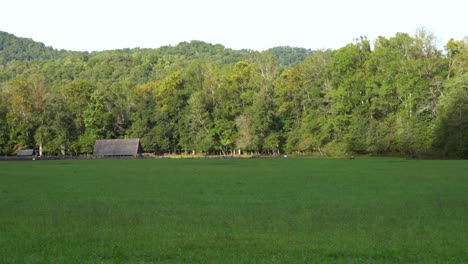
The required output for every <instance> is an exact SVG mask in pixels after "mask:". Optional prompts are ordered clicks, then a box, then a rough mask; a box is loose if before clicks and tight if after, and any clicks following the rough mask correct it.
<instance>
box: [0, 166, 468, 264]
mask: <svg viewBox="0 0 468 264" xmlns="http://www.w3.org/2000/svg"><path fill="white" fill-rule="evenodd" d="M0 263H22V264H23V263H347V264H348V263H468V161H464V160H458V161H448V160H447V161H435V160H432V161H426V160H424V161H422V160H405V159H395V158H393V159H391V158H367V159H356V160H348V159H314V158H276V159H136V160H134V159H132V160H66V161H23V162H0Z"/></svg>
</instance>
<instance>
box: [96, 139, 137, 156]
mask: <svg viewBox="0 0 468 264" xmlns="http://www.w3.org/2000/svg"><path fill="white" fill-rule="evenodd" d="M142 152H143V150H142V148H141V144H140V139H139V138H130V139H101V140H96V144H95V145H94V152H93V155H94V156H97V157H124V156H128V157H131V156H133V157H137V156H140V155H141V154H142Z"/></svg>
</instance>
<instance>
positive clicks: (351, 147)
mask: <svg viewBox="0 0 468 264" xmlns="http://www.w3.org/2000/svg"><path fill="white" fill-rule="evenodd" d="M5 49H11V47H8V46H7V47H3V48H2V50H5ZM65 53H66V55H64V56H63V57H59V58H55V57H54V58H43V57H40V56H38V57H36V58H29V59H27V60H25V59H11V58H10V59H5V58H4V59H3V60H2V61H3V64H0V91H1V92H0V153H1V154H11V153H14V152H15V151H17V150H18V149H20V148H25V147H28V148H35V149H37V150H38V151H40V152H47V153H57V154H59V153H61V154H70V153H74V154H78V153H89V152H92V148H93V145H94V141H95V140H96V139H100V138H133V137H138V138H141V140H142V145H143V148H144V150H145V151H147V152H155V153H169V152H170V153H224V154H230V153H234V152H236V153H238V152H255V153H265V154H267V153H272V154H275V153H309V152H317V153H320V154H322V155H329V156H337V155H343V154H345V153H373V154H395V155H410V156H416V157H422V156H432V157H449V158H452V157H456V158H467V157H468V41H467V40H458V41H456V40H450V41H449V42H448V43H447V44H446V47H445V49H444V50H439V49H437V47H436V45H435V40H434V36H433V35H432V34H430V33H428V32H426V31H425V30H418V32H417V33H416V35H415V36H410V35H408V34H405V33H398V34H396V35H395V36H394V37H391V38H389V39H387V38H384V37H379V38H378V39H377V40H375V42H374V43H373V45H371V43H370V41H369V40H367V39H365V38H361V39H359V40H356V41H355V42H353V43H351V44H349V45H346V46H345V47H343V48H341V49H338V50H333V51H332V50H319V51H313V52H312V51H310V50H306V49H300V48H290V47H280V48H274V49H271V50H269V51H264V52H256V51H251V50H241V51H235V50H231V49H226V48H225V47H223V46H222V45H211V44H208V43H204V42H200V41H192V42H190V43H181V44H179V45H177V46H174V47H172V46H168V47H162V48H160V49H126V50H114V51H105V52H94V53H86V52H84V53H83V52H64V54H65ZM0 54H1V53H0ZM0 62H1V61H0ZM280 62H281V63H280Z"/></svg>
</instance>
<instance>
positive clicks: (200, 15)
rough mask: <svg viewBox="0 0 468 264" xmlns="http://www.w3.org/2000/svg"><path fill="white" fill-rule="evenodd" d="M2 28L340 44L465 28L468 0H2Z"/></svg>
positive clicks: (128, 41) (87, 44)
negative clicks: (423, 29) (362, 39)
mask: <svg viewBox="0 0 468 264" xmlns="http://www.w3.org/2000/svg"><path fill="white" fill-rule="evenodd" d="M0 8H1V12H0V31H6V32H8V33H12V34H14V35H16V36H19V37H26V38H32V39H33V40H35V41H40V42H43V43H45V44H46V45H47V46H52V47H54V48H57V49H68V50H76V51H85V50H87V51H95V50H109V49H122V48H135V47H141V48H158V47H160V46H164V45H176V44H177V43H179V42H182V41H190V40H202V41H205V42H209V43H213V44H218V43H219V44H222V45H224V46H226V47H228V48H233V49H242V48H247V49H254V50H265V49H268V48H272V47H276V46H286V45H287V46H294V47H304V48H310V49H324V48H332V49H336V48H340V47H343V46H345V45H346V44H348V43H351V42H352V41H353V39H355V38H359V37H360V36H367V38H368V39H370V40H375V39H376V38H377V37H378V36H385V37H391V36H394V35H395V33H397V32H405V33H409V34H411V35H414V33H415V32H416V29H418V28H421V27H425V28H426V29H427V30H429V31H431V32H433V33H434V34H435V36H436V37H438V38H439V47H443V46H444V45H445V43H446V42H447V41H448V40H449V39H450V38H454V39H457V40H461V39H463V38H464V37H465V36H468V0H443V1H442V0H440V1H434V0H424V1H421V0H414V1H412V0H392V1H388V0H387V1H381V0H348V1H346V0H322V1H314V0H309V1H306V0H282V1H278V0H269V1H263V0H236V1H232V0H229V1H228V0H166V1H160V0H153V1H151V0H130V1H124V0H80V1H75V0H0Z"/></svg>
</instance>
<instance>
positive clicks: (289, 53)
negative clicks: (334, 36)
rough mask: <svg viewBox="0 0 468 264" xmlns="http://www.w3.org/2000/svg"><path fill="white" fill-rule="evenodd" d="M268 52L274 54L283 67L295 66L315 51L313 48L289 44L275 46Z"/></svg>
mask: <svg viewBox="0 0 468 264" xmlns="http://www.w3.org/2000/svg"><path fill="white" fill-rule="evenodd" d="M268 52H270V53H271V54H273V56H274V57H275V59H276V61H277V63H278V64H279V65H280V66H283V67H288V66H294V65H296V64H298V63H299V62H301V61H303V60H305V58H306V57H307V56H310V55H312V54H313V53H314V52H313V51H312V50H311V49H305V48H297V47H289V46H281V47H274V48H271V49H268Z"/></svg>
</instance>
